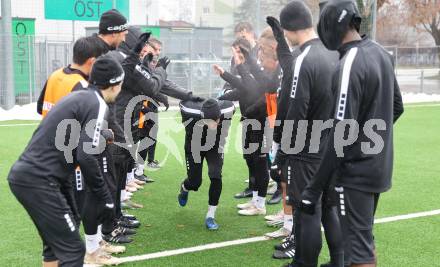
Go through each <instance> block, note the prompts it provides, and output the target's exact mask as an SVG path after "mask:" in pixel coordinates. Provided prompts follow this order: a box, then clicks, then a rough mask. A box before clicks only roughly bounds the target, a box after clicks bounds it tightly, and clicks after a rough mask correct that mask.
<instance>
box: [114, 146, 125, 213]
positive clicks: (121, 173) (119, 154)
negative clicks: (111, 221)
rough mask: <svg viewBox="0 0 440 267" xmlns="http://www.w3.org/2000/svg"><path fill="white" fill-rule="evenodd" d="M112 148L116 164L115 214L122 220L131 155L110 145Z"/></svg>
mask: <svg viewBox="0 0 440 267" xmlns="http://www.w3.org/2000/svg"><path fill="white" fill-rule="evenodd" d="M110 147H111V154H112V157H113V162H114V175H115V176H114V177H115V184H116V194H115V213H116V218H120V217H121V216H122V209H121V190H123V189H125V185H126V184H127V172H128V168H129V166H128V163H129V155H128V154H127V151H126V150H124V149H123V148H120V147H117V146H116V145H110ZM110 147H109V148H110Z"/></svg>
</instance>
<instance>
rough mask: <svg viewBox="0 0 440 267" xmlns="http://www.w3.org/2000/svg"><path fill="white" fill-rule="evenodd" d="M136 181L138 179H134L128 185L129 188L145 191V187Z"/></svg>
mask: <svg viewBox="0 0 440 267" xmlns="http://www.w3.org/2000/svg"><path fill="white" fill-rule="evenodd" d="M135 180H136V179H133V181H131V182H129V183H128V184H127V186H129V187H134V188H136V189H137V190H140V189H144V187H143V186H142V185H138V184H137V183H136V182H135Z"/></svg>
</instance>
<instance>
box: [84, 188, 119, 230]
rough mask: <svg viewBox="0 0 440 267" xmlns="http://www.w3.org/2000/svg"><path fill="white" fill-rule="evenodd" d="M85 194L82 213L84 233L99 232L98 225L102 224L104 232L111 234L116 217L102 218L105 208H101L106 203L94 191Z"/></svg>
mask: <svg viewBox="0 0 440 267" xmlns="http://www.w3.org/2000/svg"><path fill="white" fill-rule="evenodd" d="M85 195H86V196H85V204H84V208H83V210H82V213H81V216H82V217H83V227H84V233H85V234H86V235H95V234H96V233H97V232H98V226H99V225H100V224H102V228H101V232H102V234H104V235H108V234H110V233H111V232H112V231H113V228H114V226H115V218H112V219H110V220H108V219H106V220H104V219H103V218H102V212H103V209H100V207H103V206H104V205H105V203H102V201H101V200H100V199H98V198H97V197H96V196H95V194H93V193H92V192H89V191H87V192H86V194H85Z"/></svg>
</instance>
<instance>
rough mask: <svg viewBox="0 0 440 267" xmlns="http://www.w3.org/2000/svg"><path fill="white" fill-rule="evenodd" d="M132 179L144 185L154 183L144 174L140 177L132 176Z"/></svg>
mask: <svg viewBox="0 0 440 267" xmlns="http://www.w3.org/2000/svg"><path fill="white" fill-rule="evenodd" d="M134 178H136V179H138V180H139V181H144V182H146V183H154V179H151V178H150V177H148V176H146V175H145V174H142V175H136V174H135V175H134Z"/></svg>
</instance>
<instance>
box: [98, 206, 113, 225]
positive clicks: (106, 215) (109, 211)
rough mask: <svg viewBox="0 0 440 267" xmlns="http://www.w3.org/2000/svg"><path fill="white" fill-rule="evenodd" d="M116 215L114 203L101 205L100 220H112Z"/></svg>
mask: <svg viewBox="0 0 440 267" xmlns="http://www.w3.org/2000/svg"><path fill="white" fill-rule="evenodd" d="M115 217H116V213H115V204H113V203H105V204H104V206H103V207H102V213H101V219H102V221H106V222H108V221H113V220H114V219H115Z"/></svg>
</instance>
